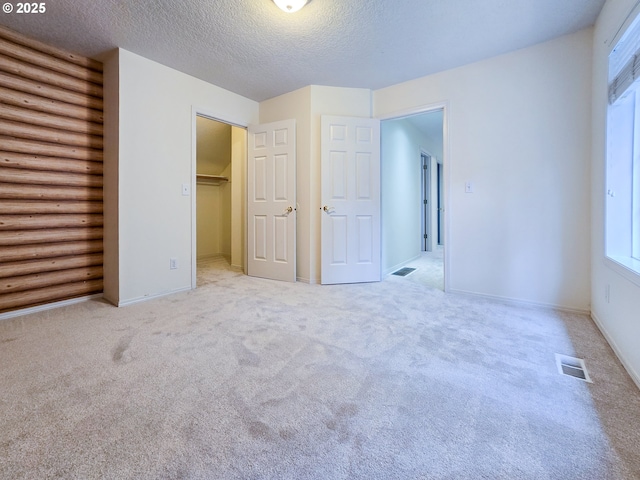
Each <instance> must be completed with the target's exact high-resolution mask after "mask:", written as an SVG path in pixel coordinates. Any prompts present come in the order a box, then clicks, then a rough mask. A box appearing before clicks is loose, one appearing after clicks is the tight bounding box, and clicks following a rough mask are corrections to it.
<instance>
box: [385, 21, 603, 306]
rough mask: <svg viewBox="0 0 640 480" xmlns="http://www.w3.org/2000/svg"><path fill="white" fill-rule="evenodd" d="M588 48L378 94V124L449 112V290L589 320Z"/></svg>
mask: <svg viewBox="0 0 640 480" xmlns="http://www.w3.org/2000/svg"><path fill="white" fill-rule="evenodd" d="M591 41H592V30H591V29H587V30H583V31H580V32H577V33H575V34H572V35H568V36H564V37H561V38H558V39H555V40H552V41H550V42H546V43H543V44H540V45H536V46H534V47H530V48H527V49H523V50H519V51H516V52H512V53H509V54H506V55H502V56H499V57H495V58H491V59H489V60H485V61H482V62H478V63H474V64H471V65H467V66H464V67H461V68H457V69H454V70H450V71H446V72H442V73H439V74H435V75H431V76H428V77H424V78H419V79H416V80H413V81H411V82H406V83H403V84H400V85H394V86H391V87H389V88H385V89H381V90H377V91H375V92H374V115H375V116H380V117H385V116H386V117H389V116H393V115H394V114H396V113H398V112H406V111H408V110H411V109H419V108H424V107H425V106H428V105H434V104H439V103H447V104H448V106H449V108H448V137H449V147H450V148H449V150H448V155H447V154H446V153H445V155H446V158H447V160H446V162H445V170H446V174H445V178H446V179H448V185H445V188H447V187H448V190H447V192H448V210H447V211H446V212H445V215H446V218H447V219H448V230H449V238H448V240H449V242H448V243H447V244H446V247H445V253H446V255H447V259H448V260H449V262H448V264H449V270H448V272H449V274H450V275H449V287H450V289H451V290H453V291H459V292H468V293H474V294H480V295H485V296H490V297H496V298H504V299H510V300H518V301H524V302H531V303H534V304H542V305H551V306H560V307H564V308H572V309H577V310H581V311H589V304H590V286H589V276H590V261H589V249H590V241H589V236H590V235H589V232H590V228H589V227H590V221H589V207H588V205H589V203H590V194H589V173H590V168H589V163H588V162H587V161H586V160H585V159H587V158H589V157H590V154H591V146H590V144H589V142H586V141H585V139H587V138H589V137H590V134H591V121H590V118H591V108H590V104H591V81H590V78H591V58H592V50H591ZM445 149H446V146H445ZM466 181H471V182H473V184H474V189H475V191H474V193H465V188H464V185H465V182H466ZM383 221H384V220H383Z"/></svg>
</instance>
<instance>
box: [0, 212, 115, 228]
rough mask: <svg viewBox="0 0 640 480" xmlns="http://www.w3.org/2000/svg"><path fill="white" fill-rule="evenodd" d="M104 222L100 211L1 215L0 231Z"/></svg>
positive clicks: (78, 225) (86, 225)
mask: <svg viewBox="0 0 640 480" xmlns="http://www.w3.org/2000/svg"><path fill="white" fill-rule="evenodd" d="M102 224H103V217H102V215H101V214H98V213H88V214H69V215H54V214H46V215H0V231H9V230H11V231H20V230H40V229H58V228H81V227H101V226H102Z"/></svg>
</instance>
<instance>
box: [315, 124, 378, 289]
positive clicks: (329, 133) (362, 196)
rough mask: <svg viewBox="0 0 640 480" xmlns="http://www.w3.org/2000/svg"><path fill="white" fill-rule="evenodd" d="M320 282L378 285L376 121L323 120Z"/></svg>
mask: <svg viewBox="0 0 640 480" xmlns="http://www.w3.org/2000/svg"><path fill="white" fill-rule="evenodd" d="M321 137H322V138H321V141H322V167H321V170H322V172H321V181H322V186H321V190H322V210H323V211H322V214H321V215H322V223H321V237H322V246H321V282H322V283H355V282H371V281H380V122H379V120H377V119H369V118H351V117H334V116H323V117H322V133H321Z"/></svg>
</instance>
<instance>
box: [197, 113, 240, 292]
mask: <svg viewBox="0 0 640 480" xmlns="http://www.w3.org/2000/svg"><path fill="white" fill-rule="evenodd" d="M196 117H205V118H208V119H210V120H215V121H216V122H221V123H226V124H227V125H231V126H232V127H238V128H242V129H243V130H247V129H248V127H249V124H247V123H243V122H237V121H235V120H233V119H230V118H229V117H227V116H226V115H221V114H220V112H215V111H213V110H211V109H208V108H206V107H200V106H196V105H192V106H191V191H190V192H189V195H190V197H191V289H192V290H193V289H195V288H196V287H197V279H198V259H197V255H198V252H197V245H196V240H197V235H198V232H197V216H196V205H197V202H196V193H197V180H196V165H197V161H196V160H197V159H196V146H197V138H196V136H197V135H196V134H197V128H196ZM247 138H248V137H247ZM243 161H244V163H245V167H246V163H247V159H246V155H245V158H244V160H243ZM232 168H233V166H232ZM233 185H236V186H237V188H241V189H244V188H245V185H243V182H242V181H240V182H238V181H236V182H232V188H233ZM232 198H233V194H232ZM242 198H244V196H242ZM245 202H246V200H245ZM244 210H245V209H243V211H244ZM244 221H245V223H246V219H245V220H244ZM241 238H242V242H243V245H244V252H243V269H244V271H245V273H246V269H247V262H246V258H247V252H246V249H247V239H246V228H245V235H244V236H242V235H241Z"/></svg>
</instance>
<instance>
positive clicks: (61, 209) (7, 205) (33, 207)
mask: <svg viewBox="0 0 640 480" xmlns="http://www.w3.org/2000/svg"><path fill="white" fill-rule="evenodd" d="M102 211H103V203H102V202H79V201H75V202H69V201H66V202H49V201H38V200H3V201H2V202H0V215H36V214H70V213H102Z"/></svg>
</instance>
